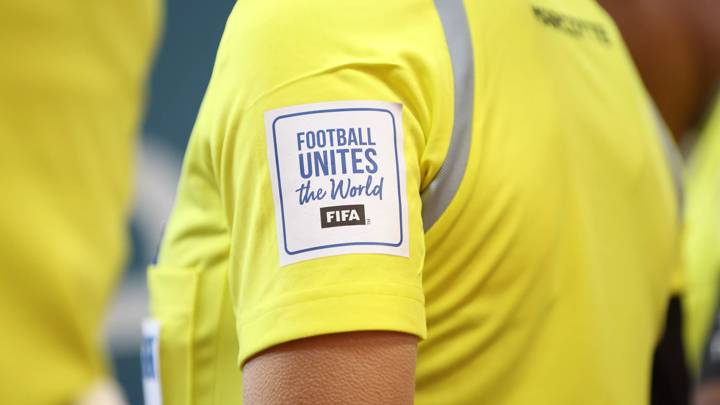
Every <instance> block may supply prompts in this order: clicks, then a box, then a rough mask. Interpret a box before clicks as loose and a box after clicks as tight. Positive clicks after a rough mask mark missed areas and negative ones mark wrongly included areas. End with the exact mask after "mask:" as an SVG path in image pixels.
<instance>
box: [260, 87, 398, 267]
mask: <svg viewBox="0 0 720 405" xmlns="http://www.w3.org/2000/svg"><path fill="white" fill-rule="evenodd" d="M265 131H266V135H267V146H268V161H269V163H270V164H269V166H270V178H271V181H272V188H273V195H274V200H275V214H276V220H277V221H276V222H277V233H278V244H279V247H280V264H281V265H283V266H285V265H288V264H291V263H295V262H298V261H301V260H307V259H313V258H318V257H324V256H333V255H340V254H348V253H379V254H389V255H396V256H404V257H408V255H409V248H408V238H407V232H408V231H407V229H408V226H407V192H406V176H405V158H404V153H403V125H402V105H401V104H397V103H389V102H381V101H338V102H330V103H319V104H305V105H300V106H293V107H287V108H280V109H277V110H271V111H267V112H266V113H265Z"/></svg>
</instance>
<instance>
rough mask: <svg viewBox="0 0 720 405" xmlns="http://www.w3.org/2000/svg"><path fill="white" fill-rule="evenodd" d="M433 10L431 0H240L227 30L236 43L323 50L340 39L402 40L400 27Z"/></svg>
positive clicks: (413, 23) (407, 28)
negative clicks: (392, 38)
mask: <svg viewBox="0 0 720 405" xmlns="http://www.w3.org/2000/svg"><path fill="white" fill-rule="evenodd" d="M433 13H435V10H434V3H433V2H432V1H431V0H393V1H384V0H364V1H359V0H347V1H332V0H304V1H292V0H278V1H239V2H238V3H237V5H236V7H235V9H234V10H233V13H232V15H231V17H230V20H229V21H228V28H227V33H230V34H231V35H232V36H233V39H234V40H235V41H239V42H243V43H255V44H262V46H265V47H270V48H274V47H280V46H283V45H286V44H288V45H292V48H293V49H303V50H306V49H315V50H322V49H328V48H329V47H331V46H333V45H337V44H338V43H342V42H343V41H356V42H365V43H367V41H370V40H373V39H377V38H383V37H384V38H391V37H394V38H395V39H396V40H402V39H403V38H404V37H405V36H404V35H401V33H402V32H403V31H411V32H412V31H413V30H416V29H418V28H419V27H422V25H418V24H420V23H423V22H424V23H427V22H429V21H428V20H429V19H432V18H433V17H434V15H433ZM425 26H427V24H426V25H425ZM373 45H375V46H382V43H375V44H373Z"/></svg>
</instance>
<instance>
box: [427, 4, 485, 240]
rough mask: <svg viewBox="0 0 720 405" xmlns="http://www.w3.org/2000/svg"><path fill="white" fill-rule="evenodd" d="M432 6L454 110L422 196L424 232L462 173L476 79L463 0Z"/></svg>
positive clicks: (466, 155)
mask: <svg viewBox="0 0 720 405" xmlns="http://www.w3.org/2000/svg"><path fill="white" fill-rule="evenodd" d="M435 7H436V8H437V11H438V14H439V16H440V20H441V22H442V25H443V30H444V32H445V40H446V41H447V46H448V50H449V52H450V60H451V63H452V71H453V83H454V85H453V88H454V89H453V90H454V100H453V101H454V111H455V113H454V122H453V128H452V137H451V139H450V146H449V147H448V151H447V155H446V156H445V161H444V162H443V165H442V167H440V170H439V171H438V173H437V175H436V176H435V178H434V179H433V181H432V183H430V185H429V186H428V187H427V188H426V189H425V190H424V191H423V192H422V196H421V197H422V203H423V205H422V218H423V227H424V228H425V231H426V232H427V231H428V230H429V229H430V228H431V227H432V226H433V224H435V222H436V221H437V220H438V218H440V216H441V215H442V214H443V212H445V210H446V209H447V207H448V206H449V205H450V201H452V199H453V197H454V196H455V193H456V192H457V190H458V188H459V187H460V182H461V181H462V179H463V175H464V174H465V167H466V166H467V161H468V155H469V153H470V137H471V130H472V115H473V96H474V83H475V81H474V74H475V73H474V66H473V50H472V42H471V39H470V28H469V27H468V20H467V15H466V13H465V6H464V4H463V2H462V0H435Z"/></svg>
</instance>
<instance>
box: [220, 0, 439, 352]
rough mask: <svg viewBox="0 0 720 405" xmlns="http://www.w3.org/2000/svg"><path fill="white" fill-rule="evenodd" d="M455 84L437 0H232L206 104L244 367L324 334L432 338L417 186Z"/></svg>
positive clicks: (432, 163) (435, 150) (433, 163)
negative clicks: (426, 308)
mask: <svg viewBox="0 0 720 405" xmlns="http://www.w3.org/2000/svg"><path fill="white" fill-rule="evenodd" d="M265 3H267V4H265ZM451 80H452V77H451V75H450V72H449V68H448V56H447V50H446V48H445V42H444V38H443V36H442V28H441V27H440V24H439V21H438V19H437V15H436V13H435V9H434V7H433V3H432V2H424V3H418V2H416V1H397V2H380V1H377V2H375V1H372V2H367V1H362V2H360V1H357V2H356V1H351V2H342V3H339V2H329V1H321V0H312V1H308V2H302V3H297V2H290V1H280V2H264V3H260V2H256V3H253V4H248V3H244V2H240V3H238V5H237V7H236V9H235V10H234V13H233V16H232V17H231V19H230V21H229V22H228V27H227V30H226V34H225V37H224V38H223V42H222V44H221V49H220V53H219V55H218V61H217V63H216V68H215V72H214V76H213V84H212V85H211V86H212V88H213V91H214V92H215V96H214V100H213V101H212V103H213V106H211V107H210V108H217V111H218V113H217V114H216V118H215V121H216V125H217V126H218V127H217V128H216V131H215V133H216V134H218V136H219V137H221V139H220V140H218V141H217V145H218V148H217V150H215V151H214V152H213V153H215V156H214V162H215V164H216V172H217V173H218V181H219V184H220V190H221V195H222V196H223V203H224V205H225V209H226V215H227V217H228V222H229V224H230V234H231V252H230V255H231V257H230V269H229V277H230V288H231V292H232V299H233V303H234V309H235V317H236V322H237V325H236V327H237V334H238V339H239V347H240V353H239V362H240V364H241V365H242V364H244V363H245V362H246V361H247V360H248V359H249V358H251V357H252V356H255V355H257V354H258V353H260V352H262V351H264V350H267V349H268V348H271V347H274V346H277V345H280V344H283V343H286V342H290V341H294V340H298V339H303V338H308V337H313V336H319V335H327V334H333V333H343V332H357V331H390V332H401V333H404V334H409V335H414V336H416V337H418V338H424V337H425V333H426V330H425V313H424V297H423V292H422V266H423V260H424V233H423V225H422V219H421V201H420V190H421V188H422V187H423V186H424V185H425V184H424V181H426V179H427V178H429V177H431V175H432V174H433V171H435V170H437V167H439V164H438V162H439V160H440V159H441V155H442V154H443V153H444V149H443V148H447V144H446V143H445V144H443V142H446V141H443V140H442V139H440V138H438V137H437V136H435V135H434V134H435V133H439V132H442V131H447V130H448V127H449V125H450V122H451V119H452V117H444V116H441V114H437V111H439V110H440V109H441V108H443V107H445V106H447V104H448V103H452V94H451V91H450V89H451ZM341 132H342V134H341ZM321 133H322V134H321ZM436 138H437V139H436Z"/></svg>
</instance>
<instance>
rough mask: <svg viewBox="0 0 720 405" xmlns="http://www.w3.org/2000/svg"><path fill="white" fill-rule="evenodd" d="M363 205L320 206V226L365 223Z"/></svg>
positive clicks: (330, 226)
mask: <svg viewBox="0 0 720 405" xmlns="http://www.w3.org/2000/svg"><path fill="white" fill-rule="evenodd" d="M366 224H367V221H366V220H365V206H364V205H338V206H335V207H323V208H320V227H321V228H333V227H337V226H350V225H366Z"/></svg>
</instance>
